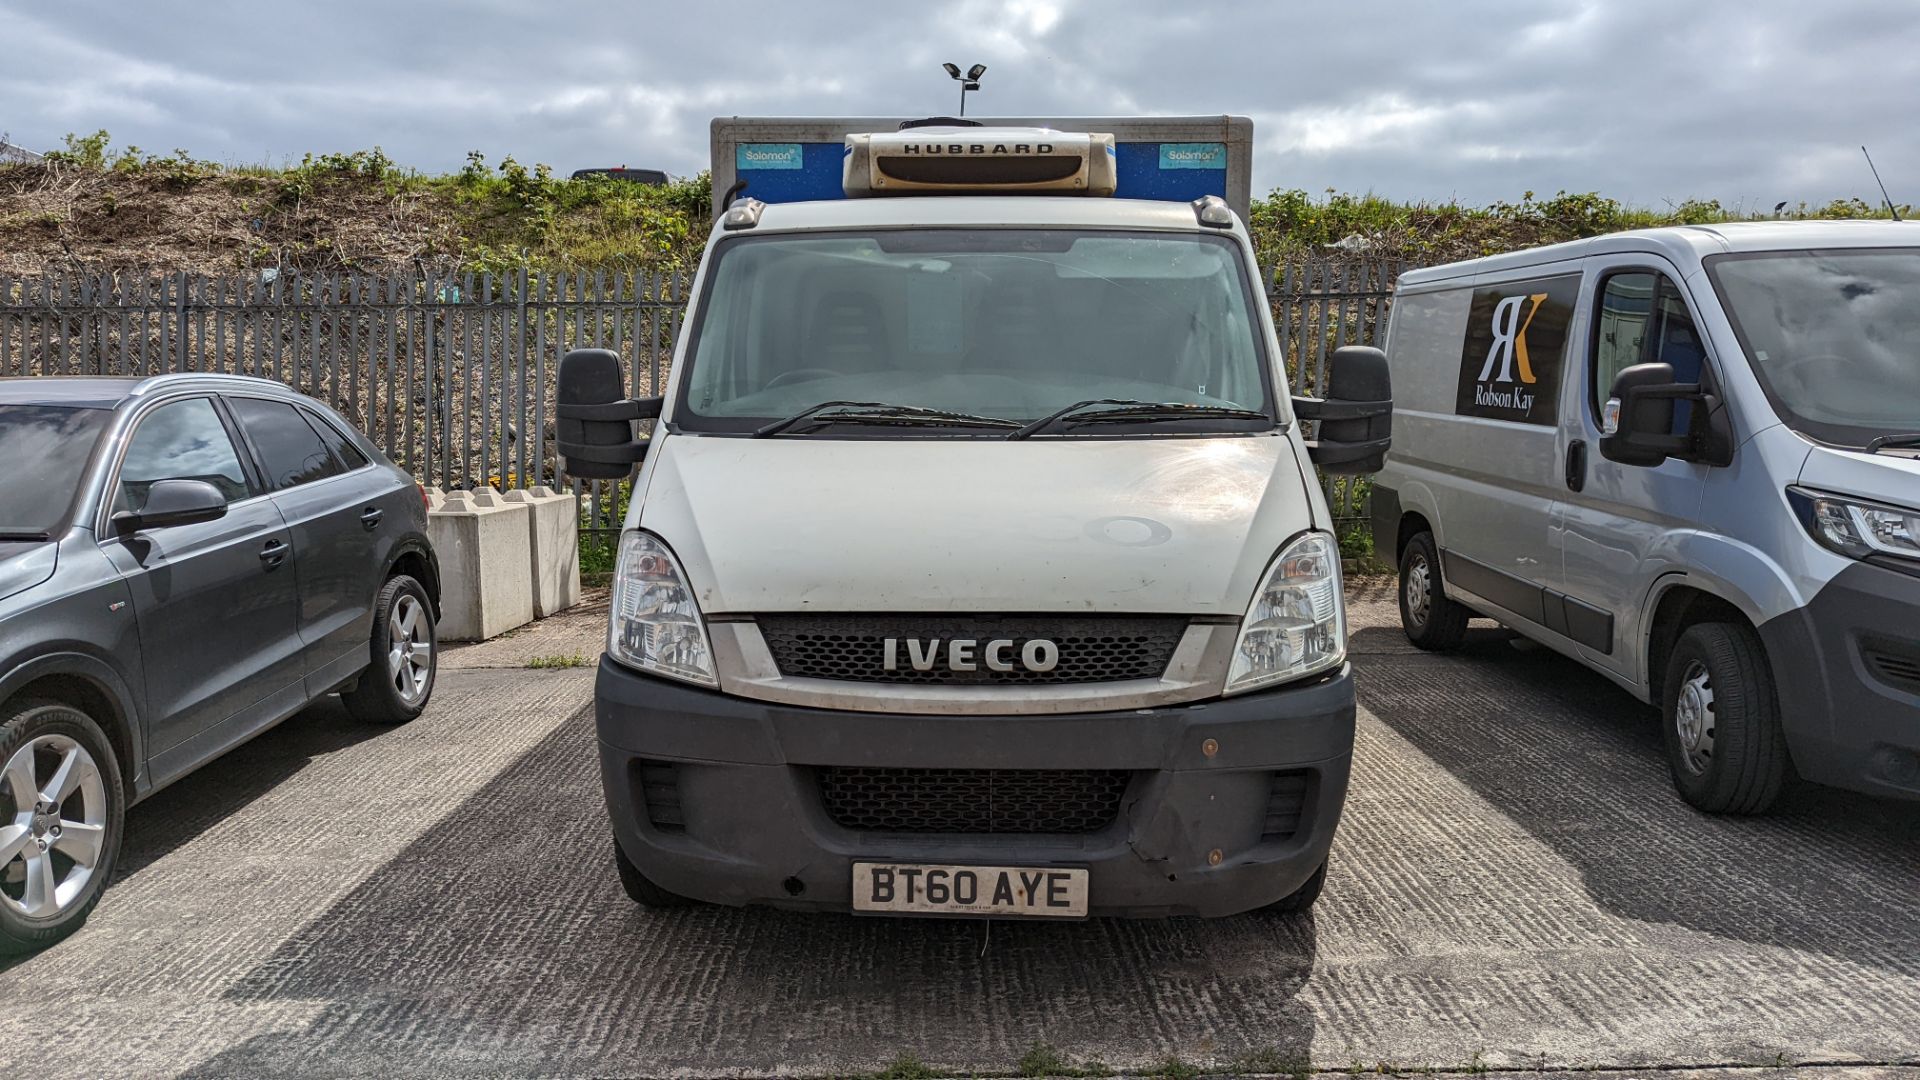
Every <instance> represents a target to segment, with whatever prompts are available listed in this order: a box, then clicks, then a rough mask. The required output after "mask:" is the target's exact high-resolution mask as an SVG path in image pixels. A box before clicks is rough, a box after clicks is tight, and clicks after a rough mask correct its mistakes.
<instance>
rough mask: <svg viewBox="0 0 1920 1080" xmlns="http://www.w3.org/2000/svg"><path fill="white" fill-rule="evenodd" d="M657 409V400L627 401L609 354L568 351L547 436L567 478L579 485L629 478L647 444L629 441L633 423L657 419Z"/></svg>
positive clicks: (621, 377)
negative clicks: (556, 449) (557, 451)
mask: <svg viewBox="0 0 1920 1080" xmlns="http://www.w3.org/2000/svg"><path fill="white" fill-rule="evenodd" d="M660 406H661V399H660V398H657V397H653V398H630V397H628V396H627V378H626V375H625V374H624V373H623V372H622V371H621V370H620V357H619V355H618V354H616V353H615V352H614V351H613V350H612V349H574V350H572V351H571V352H569V353H567V354H566V355H565V356H563V357H561V358H560V393H559V396H558V403H557V404H556V405H555V406H554V425H553V434H554V441H555V442H556V443H558V444H559V446H560V459H561V462H562V464H563V466H564V467H565V469H566V471H567V473H568V475H571V476H574V477H577V478H579V479H581V480H624V479H626V478H627V477H628V476H630V475H632V473H633V467H634V465H635V464H637V463H638V462H639V461H640V460H641V459H642V458H644V457H646V456H647V440H645V439H638V438H635V437H634V434H633V422H634V421H635V420H652V419H655V418H657V417H658V416H659V415H660Z"/></svg>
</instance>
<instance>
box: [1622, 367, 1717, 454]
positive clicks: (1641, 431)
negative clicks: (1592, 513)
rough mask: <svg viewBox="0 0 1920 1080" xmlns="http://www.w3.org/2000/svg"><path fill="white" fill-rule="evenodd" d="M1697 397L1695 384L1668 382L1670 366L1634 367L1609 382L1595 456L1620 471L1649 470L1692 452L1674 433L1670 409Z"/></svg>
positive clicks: (1697, 388) (1671, 379) (1684, 440)
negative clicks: (1621, 467) (1619, 466)
mask: <svg viewBox="0 0 1920 1080" xmlns="http://www.w3.org/2000/svg"><path fill="white" fill-rule="evenodd" d="M1699 397H1700V386H1699V384H1698V383H1677V382H1674V381H1673V365H1672V364H1635V365H1633V366H1632V367H1630V368H1626V369H1624V370H1622V371H1621V372H1620V374H1618V375H1616V376H1614V379H1613V389H1612V390H1610V391H1608V400H1607V404H1606V407H1605V408H1603V409H1602V410H1601V416H1600V429H1601V430H1600V456H1602V457H1604V458H1606V459H1607V460H1608V461H1616V462H1619V463H1620V464H1622V465H1640V466H1653V465H1658V464H1660V463H1661V462H1663V461H1665V460H1667V459H1668V458H1670V457H1682V456H1685V455H1687V454H1688V453H1689V452H1690V451H1691V450H1692V449H1693V447H1692V443H1691V441H1690V440H1689V439H1688V438H1687V437H1686V436H1685V435H1675V434H1674V433H1673V403H1674V402H1676V401H1690V400H1695V399H1698V398H1699Z"/></svg>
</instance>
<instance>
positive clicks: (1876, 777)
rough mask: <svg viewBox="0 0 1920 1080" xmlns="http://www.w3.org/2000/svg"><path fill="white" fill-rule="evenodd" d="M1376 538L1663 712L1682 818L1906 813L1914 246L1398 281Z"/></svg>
mask: <svg viewBox="0 0 1920 1080" xmlns="http://www.w3.org/2000/svg"><path fill="white" fill-rule="evenodd" d="M1388 335H1389V336H1388V343H1387V353H1388V357H1389V363H1390V367H1391V371H1392V378H1393V386H1394V391H1395V397H1396V399H1397V400H1396V403H1395V404H1396V410H1395V411H1396V414H1397V416H1396V420H1395V428H1396V429H1397V430H1396V431H1395V432H1394V441H1393V449H1392V452H1391V454H1390V455H1389V457H1388V459H1387V467H1386V469H1385V470H1384V471H1383V472H1382V473H1381V474H1380V477H1379V486H1378V487H1377V488H1376V490H1375V494H1374V500H1373V515H1374V526H1375V530H1376V532H1375V535H1376V538H1377V540H1378V542H1379V543H1380V545H1381V547H1382V549H1383V551H1384V550H1385V549H1386V547H1387V545H1388V544H1391V545H1392V548H1391V550H1392V551H1393V553H1394V555H1395V556H1396V557H1397V559H1398V564H1399V568H1400V586H1401V587H1400V609H1401V618H1402V622H1403V624H1404V626H1405V629H1406V633H1407V636H1408V637H1409V638H1410V639H1412V641H1413V642H1414V644H1416V645H1419V646H1421V647H1422V648H1427V649H1447V648H1450V647H1453V646H1456V645H1458V644H1459V643H1460V642H1461V640H1462V638H1463V637H1464V635H1465V632H1466V623H1467V619H1468V618H1469V617H1470V616H1473V615H1481V616H1485V617H1488V618H1492V619H1497V620H1498V621H1500V622H1502V623H1504V624H1506V625H1507V626H1509V627H1511V628H1512V629H1514V630H1515V631H1517V632H1519V633H1520V634H1523V635H1525V636H1526V637H1528V638H1531V639H1533V640H1535V641H1538V642H1540V643H1541V644H1543V645H1546V646H1548V647H1550V648H1552V649H1555V650H1556V651H1558V652H1561V653H1564V654H1566V655H1567V656H1570V657H1573V658H1575V659H1577V660H1579V661H1580V662H1581V663H1583V664H1586V665H1587V666H1588V667H1591V668H1593V669H1594V670H1595V671H1598V672H1600V673H1602V674H1604V675H1606V676H1607V677H1609V678H1611V679H1612V680H1614V681H1615V682H1617V683H1619V684H1620V685H1621V686H1623V687H1625V688H1626V689H1627V690H1629V691H1631V692H1632V693H1633V694H1634V695H1635V696H1637V697H1639V698H1640V699H1641V700H1643V701H1648V702H1651V703H1653V704H1656V705H1658V706H1659V708H1660V710H1661V715H1662V720H1663V723H1662V727H1663V730H1664V736H1665V744H1666V749H1667V759H1668V764H1669V766H1670V767H1671V769H1672V772H1673V778H1674V783H1675V785H1676V786H1677V787H1678V788H1679V790H1680V793H1681V794H1682V795H1683V796H1684V797H1685V798H1686V799H1687V801H1689V802H1691V803H1692V804H1693V805H1695V806H1697V807H1699V808H1700V809H1702V810H1707V811H1711V812H1723V813H1759V812H1761V811H1764V810H1766V809H1767V808H1768V806H1769V805H1770V804H1772V803H1773V801H1774V799H1775V797H1776V796H1777V795H1778V794H1779V792H1780V791H1781V789H1782V786H1783V785H1784V784H1785V783H1786V781H1787V780H1788V779H1789V778H1790V777H1792V776H1793V775H1795V774H1796V773H1797V774H1798V775H1799V776H1801V777H1804V778H1806V779H1808V780H1812V781H1816V782H1819V783H1822V784H1829V785H1834V786H1838V787H1844V788H1851V789H1854V790H1858V791H1865V792H1871V793H1874V794H1878V795H1885V796H1895V797H1904V798H1920V434H1916V433H1917V432H1920V224H1902V223H1897V222H1766V223H1751V224H1734V225H1720V226H1712V227H1685V228H1668V229H1652V230H1647V231H1641V232H1629V233H1619V234H1615V235H1611V236H1603V237H1597V238H1594V239H1590V240H1581V241H1576V242H1574V243H1570V244H1561V245H1556V246H1553V247H1545V248H1539V249H1536V250H1532V251H1523V252H1516V253H1513V254H1507V255H1499V256H1494V257H1491V258H1485V259H1478V260H1474V261H1471V262H1463V263H1456V264H1453V265H1450V266H1440V267H1433V268H1429V269H1424V270H1419V271H1415V272H1411V273H1408V274H1406V275H1405V276H1403V277H1402V278H1401V279H1400V285H1399V294H1398V297H1397V299H1396V301H1395V304H1394V308H1393V315H1392V322H1391V325H1390V327H1389V332H1388Z"/></svg>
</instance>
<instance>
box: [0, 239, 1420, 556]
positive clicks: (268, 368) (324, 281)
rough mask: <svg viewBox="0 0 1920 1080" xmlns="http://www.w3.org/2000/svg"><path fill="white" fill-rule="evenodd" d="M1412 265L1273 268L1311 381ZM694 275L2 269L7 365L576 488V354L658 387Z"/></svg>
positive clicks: (1346, 489)
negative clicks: (185, 379) (153, 389)
mask: <svg viewBox="0 0 1920 1080" xmlns="http://www.w3.org/2000/svg"><path fill="white" fill-rule="evenodd" d="M1401 269H1402V267H1401V266H1400V265H1399V264H1397V263H1393V262H1388V261H1383V260H1377V259H1376V260H1369V259H1352V258H1345V259H1339V260H1335V259H1330V258H1321V257H1307V258H1300V259H1296V260H1293V261H1289V262H1285V263H1283V264H1281V265H1278V266H1276V267H1275V268H1274V269H1273V270H1272V272H1271V273H1270V274H1269V275H1268V277H1267V294H1268V299H1269V301H1270V302H1271V304H1272V307H1273V313H1274V322H1275V325H1276V327H1277V329H1278V330H1279V332H1280V336H1281V342H1282V347H1283V350H1284V352H1285V355H1286V357H1287V366H1288V374H1289V377H1290V379H1291V381H1292V384H1293V387H1294V392H1295V393H1318V392H1319V391H1320V390H1321V389H1323V388H1324V387H1325V385H1326V365H1327V358H1328V356H1329V355H1330V354H1331V353H1332V351H1333V350H1334V349H1336V348H1338V347H1340V346H1341V345H1349V344H1372V343H1373V342H1374V337H1375V332H1376V330H1379V329H1383V328H1384V327H1385V325H1386V314H1387V306H1388V304H1389V303H1390V301H1391V297H1392V288H1393V281H1394V279H1395V277H1396V276H1397V275H1398V274H1399V272H1400V270H1401ZM688 284H689V280H688V278H687V277H686V276H685V275H683V274H681V273H677V272H661V273H654V272H646V271H640V272H628V271H609V270H587V271H567V270H542V271H528V270H521V271H516V272H509V273H504V274H491V273H482V274H474V273H437V274H436V273H426V272H419V273H412V274H361V273H352V272H337V273H316V274H307V273H294V272H284V273H276V272H274V271H271V270H269V271H264V272H251V273H248V274H245V275H236V276H231V277H210V276H200V275H190V274H180V273H165V272H153V271H140V270H134V271H99V272H89V271H75V272H62V273H49V274H43V275H40V276H37V277H29V278H8V277H4V276H0V376H23V375H151V374H161V373H165V372H177V371H206V372H223V373H233V374H244V375H256V376H260V377H263V378H269V379H275V380H278V381H280V382H284V383H286V384H288V385H290V386H292V387H294V388H296V389H298V390H300V391H301V392H303V393H306V394H309V395H311V396H313V397H315V398H318V399H320V400H322V401H325V402H327V403H329V404H330V405H332V406H333V407H334V408H336V409H338V410H339V411H340V412H341V413H342V414H343V415H345V416H346V417H347V418H348V419H350V420H352V421H353V422H354V423H355V424H356V425H358V426H359V427H360V429H361V430H363V431H365V432H366V433H367V435H368V436H369V437H370V438H372V439H373V441H374V442H375V443H376V444H377V445H379V446H380V447H381V448H382V449H383V450H384V451H385V452H386V454H387V456H388V457H390V458H392V459H393V460H394V461H395V462H397V463H399V464H400V465H402V466H403V467H405V468H407V469H409V470H411V471H412V472H413V473H414V475H415V476H417V477H419V479H420V481H421V482H422V483H424V484H427V485H430V486H437V487H443V488H471V487H478V486H483V485H493V486H496V487H502V488H506V487H532V486H536V485H542V484H544V485H548V486H552V487H556V488H558V487H561V486H562V478H561V477H560V475H559V474H558V461H557V458H556V456H555V452H554V446H553V404H554V387H555V381H556V373H557V369H558V367H559V358H560V356H561V355H562V354H563V353H565V352H566V351H567V350H568V349H572V348H580V347H603V348H609V349H612V350H614V351H615V352H617V353H619V354H620V356H621V357H622V359H623V360H624V361H625V362H626V363H627V365H628V386H629V388H630V390H631V391H632V392H633V393H634V394H636V395H645V394H650V393H654V392H656V390H657V389H658V388H659V387H661V386H662V385H663V384H664V379H665V376H666V372H667V368H668V366H669V364H670V363H671V361H672V356H673V347H674V342H675V341H676V340H677V338H678V335H679V331H680V327H681V323H682V321H683V318H684V314H685V310H686V304H687V299H688V296H687V288H688ZM1364 489H1365V485H1364V483H1359V484H1356V483H1353V482H1350V481H1347V480H1345V479H1342V480H1339V481H1337V482H1334V483H1332V484H1330V485H1329V488H1328V491H1329V496H1330V498H1331V499H1332V501H1333V504H1334V513H1335V516H1336V518H1338V519H1340V521H1341V525H1342V528H1343V531H1344V530H1346V529H1364V528H1365V514H1366V508H1365V506H1364V502H1363V499H1364ZM574 490H575V491H576V493H578V494H579V495H580V497H581V502H582V506H581V509H582V521H581V523H582V525H583V526H584V527H585V528H587V529H589V530H592V531H593V532H595V533H597V534H601V535H606V534H610V533H611V532H613V531H615V530H617V529H618V527H619V524H620V516H621V515H622V513H623V511H624V502H625V487H624V485H616V484H594V485H592V486H590V487H587V488H584V489H583V488H581V487H580V486H579V485H578V484H575V486H574Z"/></svg>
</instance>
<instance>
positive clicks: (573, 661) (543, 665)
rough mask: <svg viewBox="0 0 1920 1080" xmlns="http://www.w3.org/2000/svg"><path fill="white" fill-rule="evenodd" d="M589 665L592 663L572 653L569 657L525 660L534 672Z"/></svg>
mask: <svg viewBox="0 0 1920 1080" xmlns="http://www.w3.org/2000/svg"><path fill="white" fill-rule="evenodd" d="M590 663H592V661H590V660H588V659H587V658H586V657H585V656H582V655H581V654H579V653H573V654H572V655H570V656H559V655H555V656H534V657H529V658H528V660H527V666H528V667H530V668H533V669H535V670H549V669H554V668H577V667H586V666H587V665H588V664H590Z"/></svg>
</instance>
